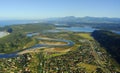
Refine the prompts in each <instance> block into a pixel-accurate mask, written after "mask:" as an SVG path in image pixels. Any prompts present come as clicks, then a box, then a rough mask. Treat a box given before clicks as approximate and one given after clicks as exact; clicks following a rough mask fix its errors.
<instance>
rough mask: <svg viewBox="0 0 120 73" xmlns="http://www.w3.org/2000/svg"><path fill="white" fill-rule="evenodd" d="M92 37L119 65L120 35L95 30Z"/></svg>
mask: <svg viewBox="0 0 120 73" xmlns="http://www.w3.org/2000/svg"><path fill="white" fill-rule="evenodd" d="M92 36H93V37H94V38H95V39H96V40H97V41H98V42H99V43H100V45H101V46H103V47H105V48H106V49H107V51H108V52H110V53H111V55H112V56H113V57H114V58H115V59H116V60H117V61H118V62H119V63H120V35H118V34H115V33H113V32H110V31H105V30H95V31H94V32H93V33H92Z"/></svg>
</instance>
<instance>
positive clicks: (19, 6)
mask: <svg viewBox="0 0 120 73" xmlns="http://www.w3.org/2000/svg"><path fill="white" fill-rule="evenodd" d="M119 7H120V0H17V1H16V0H0V19H42V18H50V17H64V16H77V17H84V16H93V17H117V18H118V17H120V15H119V13H120V8H119Z"/></svg>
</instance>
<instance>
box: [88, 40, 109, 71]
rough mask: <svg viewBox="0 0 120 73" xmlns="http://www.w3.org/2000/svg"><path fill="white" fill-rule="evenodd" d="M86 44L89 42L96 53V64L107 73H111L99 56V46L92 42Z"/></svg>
mask: <svg viewBox="0 0 120 73" xmlns="http://www.w3.org/2000/svg"><path fill="white" fill-rule="evenodd" d="M86 42H88V43H89V44H90V47H91V50H92V52H93V53H94V58H95V60H96V62H97V63H98V65H99V66H100V68H101V69H102V70H103V71H104V72H105V73H111V72H110V71H109V70H108V69H107V68H105V66H104V65H103V62H102V61H101V59H100V55H98V53H97V52H96V50H95V48H96V47H97V45H96V44H95V42H91V41H89V40H86Z"/></svg>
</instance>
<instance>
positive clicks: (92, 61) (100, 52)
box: [0, 23, 120, 73]
mask: <svg viewBox="0 0 120 73" xmlns="http://www.w3.org/2000/svg"><path fill="white" fill-rule="evenodd" d="M9 28H12V33H10V35H8V36H5V37H3V38H1V39H0V52H1V53H10V52H15V51H18V50H19V51H21V50H23V49H25V48H28V47H31V46H33V45H35V44H38V43H46V44H66V43H64V42H62V43H60V42H58V41H51V40H40V41H37V40H36V38H53V39H65V40H71V41H73V42H74V43H75V44H74V45H73V46H68V47H46V48H43V49H39V48H38V49H33V50H32V52H27V53H26V54H22V55H19V56H18V57H15V58H3V59H0V73H12V72H14V73H104V72H106V73H110V72H113V73H115V72H120V71H119V69H120V67H119V65H116V62H115V63H114V62H112V61H114V59H113V58H111V56H110V54H109V53H108V52H106V50H105V49H104V48H103V47H101V46H100V45H99V43H98V42H96V40H94V38H92V37H91V33H82V32H81V33H79V32H76V33H73V32H58V33H48V32H44V31H46V30H50V29H54V28H55V27H54V25H50V24H46V23H39V24H38V23H37V24H26V25H12V26H9V27H6V29H5V28H4V30H7V29H9ZM34 32H37V33H39V35H35V36H33V37H27V36H26V34H27V33H34ZM66 50H67V51H66Z"/></svg>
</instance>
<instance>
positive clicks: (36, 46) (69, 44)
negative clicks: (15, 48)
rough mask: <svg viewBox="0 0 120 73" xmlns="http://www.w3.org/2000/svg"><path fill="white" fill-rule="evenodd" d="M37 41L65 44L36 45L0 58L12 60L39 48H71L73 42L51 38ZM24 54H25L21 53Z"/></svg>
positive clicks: (1, 55)
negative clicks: (27, 51)
mask: <svg viewBox="0 0 120 73" xmlns="http://www.w3.org/2000/svg"><path fill="white" fill-rule="evenodd" d="M37 39H38V40H43V41H44V40H51V41H57V42H65V43H67V44H62V45H49V44H36V45H34V46H32V47H30V48H26V49H24V50H23V51H19V52H14V53H10V54H0V58H12V57H17V56H19V55H21V54H19V53H20V52H24V51H26V50H31V49H40V48H46V47H47V48H49V47H65V46H73V45H74V42H72V41H70V40H63V39H51V38H37ZM22 54H25V53H22Z"/></svg>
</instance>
